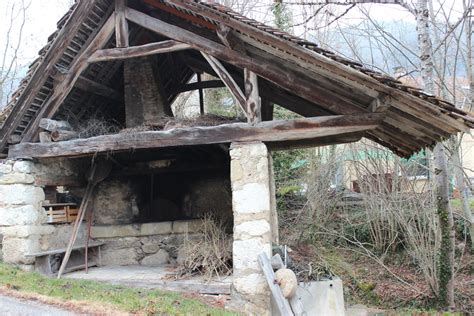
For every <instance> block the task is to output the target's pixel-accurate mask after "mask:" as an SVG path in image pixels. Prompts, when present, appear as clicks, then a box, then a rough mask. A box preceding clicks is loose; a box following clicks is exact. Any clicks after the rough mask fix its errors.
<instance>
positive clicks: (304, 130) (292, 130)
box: [9, 113, 384, 158]
mask: <svg viewBox="0 0 474 316" xmlns="http://www.w3.org/2000/svg"><path fill="white" fill-rule="evenodd" d="M383 118H384V114H380V113H370V114H360V115H336V116H324V117H314V118H302V119H294V120H286V121H270V122H261V123H258V124H256V125H254V126H249V125H248V124H247V123H232V124H223V125H220V126H212V127H192V128H177V129H172V130H168V131H159V132H138V133H131V134H115V135H103V136H97V137H92V138H87V139H75V140H70V141H65V142H57V143H49V144H46V143H44V144H41V143H21V144H18V145H15V146H12V147H11V148H10V150H9V157H10V158H26V157H29V158H50V157H73V156H89V155H94V154H96V153H106V152H120V151H134V150H138V149H147V148H163V147H176V146H193V145H200V144H202V145H205V144H221V143H231V142H239V141H240V142H248V141H262V142H267V143H272V142H277V143H282V142H284V143H286V144H288V146H291V142H293V141H294V142H297V141H301V140H305V139H311V140H312V141H315V140H317V138H323V137H328V136H331V137H333V138H334V139H336V140H337V135H346V134H350V133H358V132H366V131H370V130H373V129H375V128H377V126H379V124H380V123H381V122H382V120H383Z"/></svg>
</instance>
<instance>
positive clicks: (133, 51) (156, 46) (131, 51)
mask: <svg viewBox="0 0 474 316" xmlns="http://www.w3.org/2000/svg"><path fill="white" fill-rule="evenodd" d="M189 48H191V46H189V45H187V44H184V43H180V42H177V41H173V40H167V41H162V42H157V43H150V44H145V45H140V46H132V47H126V48H110V49H101V50H98V51H96V52H95V53H94V54H92V56H91V57H90V58H89V60H88V62H90V63H97V62H103V61H115V60H123V59H128V58H136V57H144V56H149V55H156V54H164V53H171V52H177V51H181V50H185V49H189Z"/></svg>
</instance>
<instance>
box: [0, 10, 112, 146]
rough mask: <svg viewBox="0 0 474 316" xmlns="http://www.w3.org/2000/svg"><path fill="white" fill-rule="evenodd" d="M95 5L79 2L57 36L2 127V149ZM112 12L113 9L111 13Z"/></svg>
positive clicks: (0, 142) (0, 140)
mask: <svg viewBox="0 0 474 316" xmlns="http://www.w3.org/2000/svg"><path fill="white" fill-rule="evenodd" d="M95 5H96V3H95V1H81V2H79V3H78V4H77V8H76V9H75V10H74V12H73V13H72V15H71V17H70V18H69V19H68V21H67V22H66V24H65V25H64V26H63V27H62V29H61V31H60V32H59V34H58V35H57V36H56V40H55V41H54V42H53V43H52V45H51V47H50V48H49V50H48V53H47V54H46V55H45V56H44V60H43V61H42V62H41V63H40V65H39V66H38V68H37V69H36V70H35V72H34V74H33V76H32V77H31V79H30V81H29V82H30V84H28V85H27V86H26V88H25V90H24V91H23V92H22V94H21V96H20V98H19V99H18V101H17V102H16V103H15V106H14V107H13V109H12V113H15V115H9V116H8V117H7V118H6V120H5V122H4V124H3V126H2V128H1V129H0V151H1V150H3V148H4V147H5V144H6V142H7V141H8V139H9V135H10V134H11V133H13V131H14V129H15V128H16V127H17V126H18V124H19V123H20V121H21V120H22V118H23V116H24V115H25V113H26V111H28V109H29V106H30V105H31V103H32V102H33V100H34V99H35V98H36V95H37V93H38V92H39V90H40V89H41V88H42V87H43V85H44V83H45V82H46V80H48V76H47V75H46V74H49V73H50V72H52V71H53V70H54V69H55V65H56V63H57V62H58V60H59V59H60V58H61V56H62V53H63V52H64V50H65V49H66V47H67V46H68V45H69V44H70V42H71V41H72V39H73V38H74V37H75V36H76V34H77V31H78V29H79V28H80V27H81V23H82V22H83V20H84V18H85V17H86V16H87V15H88V14H89V13H90V12H92V9H93V8H94V7H95ZM110 13H111V11H110V12H109V14H110ZM106 18H108V16H106Z"/></svg>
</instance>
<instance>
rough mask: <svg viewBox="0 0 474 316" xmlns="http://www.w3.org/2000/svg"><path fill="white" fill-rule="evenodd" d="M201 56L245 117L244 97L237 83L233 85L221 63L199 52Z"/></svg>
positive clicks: (230, 77)
mask: <svg viewBox="0 0 474 316" xmlns="http://www.w3.org/2000/svg"><path fill="white" fill-rule="evenodd" d="M201 54H202V55H203V56H204V58H205V59H206V60H207V62H208V63H209V65H211V67H212V69H214V71H215V72H216V74H217V75H218V76H219V78H221V80H222V82H223V83H224V84H225V85H226V87H227V89H229V91H230V93H231V94H232V95H233V96H234V98H235V100H236V101H237V103H238V105H239V106H240V108H241V109H242V111H244V113H245V114H246V115H247V109H246V100H245V95H244V94H243V92H242V90H240V87H239V86H238V85H237V83H235V81H234V78H232V76H231V75H230V74H229V72H228V71H227V70H226V69H225V67H224V65H222V63H221V62H220V61H219V60H218V59H217V58H215V57H213V56H211V55H208V54H206V53H204V52H201Z"/></svg>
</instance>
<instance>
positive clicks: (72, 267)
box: [26, 243, 104, 276]
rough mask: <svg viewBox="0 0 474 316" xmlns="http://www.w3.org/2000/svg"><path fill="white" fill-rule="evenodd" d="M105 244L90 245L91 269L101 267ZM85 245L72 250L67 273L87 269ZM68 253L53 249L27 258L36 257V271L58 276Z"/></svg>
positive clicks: (89, 264) (28, 255)
mask: <svg viewBox="0 0 474 316" xmlns="http://www.w3.org/2000/svg"><path fill="white" fill-rule="evenodd" d="M102 245H104V243H89V247H88V249H89V256H88V258H89V263H88V266H89V267H93V266H98V265H100V246H102ZM85 248H86V246H85V245H77V246H74V247H73V248H72V252H71V257H70V258H69V261H68V263H67V266H66V269H65V272H71V271H76V270H81V269H85V267H86V265H85ZM65 253H66V248H64V249H52V250H47V251H42V252H36V253H31V254H27V255H26V257H35V270H36V271H38V272H40V273H42V274H45V275H48V276H53V275H56V274H57V273H58V271H59V267H60V266H61V262H62V260H63V258H64V254H65Z"/></svg>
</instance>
